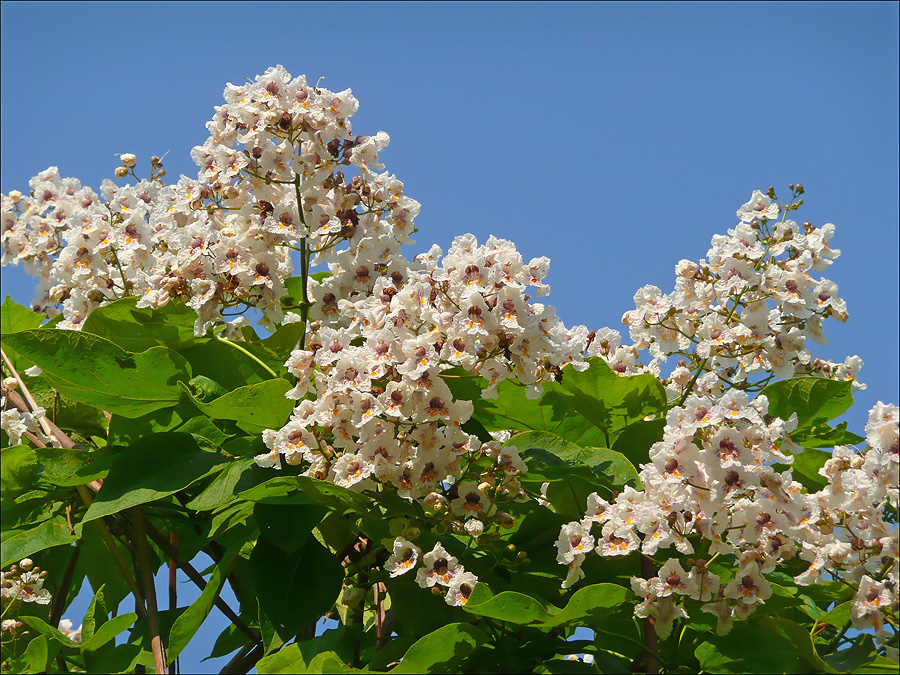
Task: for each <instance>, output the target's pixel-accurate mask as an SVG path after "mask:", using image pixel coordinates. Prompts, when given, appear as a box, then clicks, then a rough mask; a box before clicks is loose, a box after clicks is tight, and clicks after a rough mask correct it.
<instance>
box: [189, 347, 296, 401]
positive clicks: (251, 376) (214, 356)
mask: <svg viewBox="0 0 900 675" xmlns="http://www.w3.org/2000/svg"><path fill="white" fill-rule="evenodd" d="M240 346H241V347H242V348H244V349H246V350H248V351H252V352H254V354H255V352H256V351H257V350H256V348H255V347H253V346H252V345H251V344H250V343H247V342H241V343H240ZM178 353H179V354H181V355H182V356H183V357H184V358H186V359H187V360H188V363H190V364H191V372H192V373H193V374H194V375H203V376H205V377H208V378H210V379H211V380H214V381H216V382H218V383H219V384H220V385H221V386H222V387H224V388H225V389H226V390H227V391H231V390H232V389H237V388H238V387H243V386H245V385H248V384H254V383H256V382H264V381H266V380H270V379H272V373H270V372H269V371H268V370H267V369H266V367H265V366H263V365H261V364H260V363H259V362H258V361H256V360H254V359H253V358H251V357H250V356H247V355H246V354H245V353H243V352H242V351H240V350H238V349H235V347H234V346H232V345H229V344H227V343H226V342H223V341H221V340H219V339H217V338H202V339H198V340H195V341H194V342H193V343H191V344H189V345H187V346H184V347H181V348H179V350H178ZM257 358H260V357H259V356H257ZM261 360H262V361H263V363H266V365H268V363H267V359H264V358H262V359H261ZM283 364H284V360H282V361H281V363H279V364H278V368H279V369H281V370H283ZM269 367H270V368H272V366H271V365H269ZM272 369H273V370H274V371H275V372H276V373H278V372H280V370H279V369H276V368H272ZM284 372H285V374H287V371H284Z"/></svg>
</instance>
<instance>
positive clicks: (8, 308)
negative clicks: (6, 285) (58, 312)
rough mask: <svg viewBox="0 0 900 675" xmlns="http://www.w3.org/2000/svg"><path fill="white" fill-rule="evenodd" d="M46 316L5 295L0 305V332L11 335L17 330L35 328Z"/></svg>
mask: <svg viewBox="0 0 900 675" xmlns="http://www.w3.org/2000/svg"><path fill="white" fill-rule="evenodd" d="M46 318H47V317H45V316H44V315H43V314H38V313H37V312H32V311H31V310H30V309H28V308H27V307H23V306H22V305H20V304H19V303H18V302H15V301H14V300H13V299H12V298H10V297H9V296H8V295H7V296H6V299H5V300H4V301H3V304H2V305H0V334H3V335H12V334H13V333H18V332H19V331H23V330H31V329H32V328H37V327H38V326H40V325H41V324H42V323H43V322H44V320H45V319H46Z"/></svg>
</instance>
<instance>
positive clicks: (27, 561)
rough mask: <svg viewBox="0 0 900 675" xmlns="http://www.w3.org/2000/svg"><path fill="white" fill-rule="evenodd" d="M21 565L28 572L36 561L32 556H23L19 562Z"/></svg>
mask: <svg viewBox="0 0 900 675" xmlns="http://www.w3.org/2000/svg"><path fill="white" fill-rule="evenodd" d="M19 567H21V568H22V569H23V570H25V571H26V572H27V571H28V570H30V569H31V568H32V567H34V561H33V560H32V559H31V558H23V559H22V560H21V561H20V562H19ZM35 571H36V570H35Z"/></svg>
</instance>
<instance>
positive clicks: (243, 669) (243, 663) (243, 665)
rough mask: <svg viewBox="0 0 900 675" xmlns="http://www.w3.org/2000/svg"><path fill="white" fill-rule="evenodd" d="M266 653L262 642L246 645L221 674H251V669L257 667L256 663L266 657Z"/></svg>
mask: <svg viewBox="0 0 900 675" xmlns="http://www.w3.org/2000/svg"><path fill="white" fill-rule="evenodd" d="M265 654H266V652H265V650H264V649H263V645H262V642H257V643H256V644H254V645H246V646H245V647H243V648H242V649H241V651H239V652H238V653H237V654H235V655H234V658H232V659H231V661H229V662H228V663H226V664H225V667H224V668H222V670H220V671H219V673H249V672H250V669H251V668H253V666H255V665H256V662H257V661H259V660H260V659H261V658H262V657H263V656H265Z"/></svg>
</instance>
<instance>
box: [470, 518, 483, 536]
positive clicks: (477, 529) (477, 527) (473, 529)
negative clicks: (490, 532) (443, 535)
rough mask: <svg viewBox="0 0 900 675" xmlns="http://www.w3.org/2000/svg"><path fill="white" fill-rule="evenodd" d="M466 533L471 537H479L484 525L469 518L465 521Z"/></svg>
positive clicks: (475, 519)
mask: <svg viewBox="0 0 900 675" xmlns="http://www.w3.org/2000/svg"><path fill="white" fill-rule="evenodd" d="M466 532H468V533H469V534H470V535H472V536H473V537H478V536H481V533H482V532H484V523H482V522H481V521H480V520H478V519H477V518H470V519H469V520H467V521H466Z"/></svg>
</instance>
